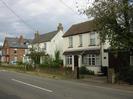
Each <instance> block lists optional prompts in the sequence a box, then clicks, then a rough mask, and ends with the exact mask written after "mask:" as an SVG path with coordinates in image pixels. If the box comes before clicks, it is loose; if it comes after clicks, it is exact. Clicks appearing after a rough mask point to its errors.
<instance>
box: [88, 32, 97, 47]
mask: <svg viewBox="0 0 133 99" xmlns="http://www.w3.org/2000/svg"><path fill="white" fill-rule="evenodd" d="M89 45H90V46H95V45H96V33H95V32H91V33H90V44H89Z"/></svg>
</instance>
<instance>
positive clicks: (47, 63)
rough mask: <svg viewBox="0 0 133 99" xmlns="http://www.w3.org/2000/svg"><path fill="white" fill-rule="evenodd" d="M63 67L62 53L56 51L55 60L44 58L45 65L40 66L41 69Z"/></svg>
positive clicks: (48, 57)
mask: <svg viewBox="0 0 133 99" xmlns="http://www.w3.org/2000/svg"><path fill="white" fill-rule="evenodd" d="M61 65H63V61H62V60H61V59H60V52H59V51H55V57H54V58H52V57H50V56H44V57H43V63H42V64H41V65H40V67H51V68H59V67H61Z"/></svg>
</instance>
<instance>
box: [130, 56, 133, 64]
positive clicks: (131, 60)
mask: <svg viewBox="0 0 133 99" xmlns="http://www.w3.org/2000/svg"><path fill="white" fill-rule="evenodd" d="M130 65H133V56H130Z"/></svg>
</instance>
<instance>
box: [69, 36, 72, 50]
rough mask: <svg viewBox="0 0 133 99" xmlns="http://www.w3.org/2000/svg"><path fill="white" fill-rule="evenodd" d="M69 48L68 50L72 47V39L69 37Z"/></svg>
mask: <svg viewBox="0 0 133 99" xmlns="http://www.w3.org/2000/svg"><path fill="white" fill-rule="evenodd" d="M69 47H70V48H72V47H73V37H72V36H70V37H69Z"/></svg>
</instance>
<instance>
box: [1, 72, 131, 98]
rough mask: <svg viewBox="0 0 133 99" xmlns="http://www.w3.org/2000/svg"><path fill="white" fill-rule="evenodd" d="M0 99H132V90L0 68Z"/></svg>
mask: <svg viewBox="0 0 133 99" xmlns="http://www.w3.org/2000/svg"><path fill="white" fill-rule="evenodd" d="M0 99H133V92H130V91H125V90H118V89H113V88H106V87H100V86H94V85H88V84H83V83H79V82H76V81H67V80H56V79H49V78H41V77H37V76H32V75H27V74H22V73H16V72H9V71H2V70H1V71H0Z"/></svg>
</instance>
